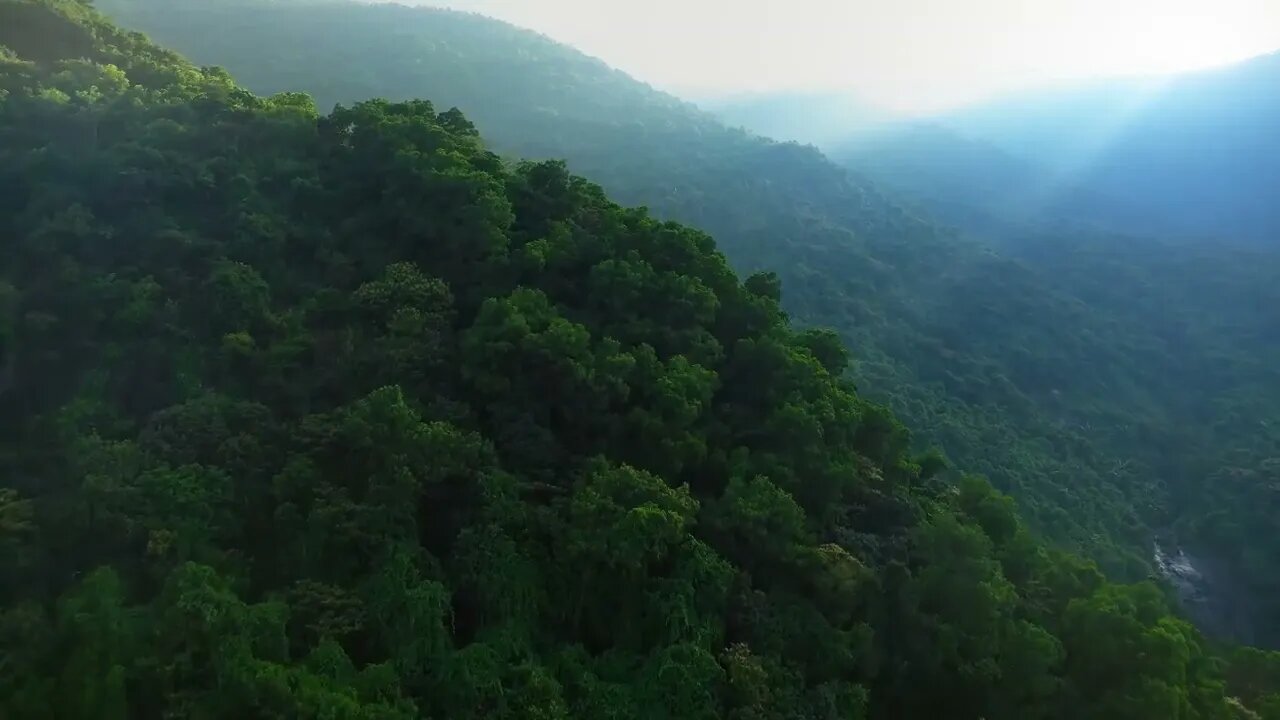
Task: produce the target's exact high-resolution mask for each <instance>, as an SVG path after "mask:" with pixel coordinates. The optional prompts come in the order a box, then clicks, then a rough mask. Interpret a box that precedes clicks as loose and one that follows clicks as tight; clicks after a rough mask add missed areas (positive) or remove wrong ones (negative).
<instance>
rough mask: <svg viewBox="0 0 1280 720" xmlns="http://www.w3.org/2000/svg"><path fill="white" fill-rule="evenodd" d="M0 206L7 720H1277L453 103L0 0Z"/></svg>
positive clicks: (582, 193)
mask: <svg viewBox="0 0 1280 720" xmlns="http://www.w3.org/2000/svg"><path fill="white" fill-rule="evenodd" d="M0 188H3V189H4V192H3V193H0V240H2V241H3V243H4V258H5V261H4V263H3V264H2V265H0V300H2V301H3V304H2V305H0V310H2V311H3V312H2V313H0V319H2V320H3V324H0V361H2V362H0V365H2V366H3V368H4V372H3V382H2V383H0V397H2V398H3V403H2V404H0V423H2V424H0V428H2V429H3V435H0V478H2V479H3V485H2V486H0V543H2V544H3V546H4V552H3V553H2V554H0V580H2V581H0V711H3V712H2V714H3V715H4V716H5V717H13V718H59V719H62V718H126V717H127V718H167V717H186V718H221V717H228V718H233V717H234V718H413V717H439V718H445V717H447V718H469V717H476V718H479V717H486V718H488V717H494V718H543V719H546V718H568V717H589V718H595V717H610V718H642V717H643V718H663V717H667V718H712V717H732V718H859V717H868V718H936V717H944V716H945V717H955V718H975V719H976V718H980V717H981V718H988V719H991V720H996V719H998V718H1010V719H1013V718H1018V719H1022V718H1077V717H1090V718H1100V719H1106V718H1115V719H1117V720H1119V719H1121V718H1124V719H1132V718H1151V719H1152V720H1167V719H1168V718H1184V719H1190V718H1205V719H1208V718H1215V719H1217V718H1222V719H1226V718H1253V717H1262V718H1267V719H1268V720H1270V719H1272V718H1277V717H1280V694H1277V693H1278V690H1280V683H1277V682H1275V680H1276V677H1277V673H1276V670H1277V665H1280V656H1277V655H1274V654H1267V653H1264V652H1261V651H1254V650H1219V649H1217V648H1215V647H1213V646H1211V645H1209V644H1207V643H1206V642H1205V641H1204V639H1203V638H1202V637H1201V636H1200V635H1199V633H1198V632H1197V631H1196V630H1194V629H1193V628H1192V627H1191V626H1190V625H1189V624H1188V623H1186V622H1185V621H1183V620H1180V619H1178V618H1177V617H1175V616H1173V615H1171V614H1170V612H1169V608H1168V605H1167V603H1166V601H1165V598H1164V596H1163V594H1162V593H1161V592H1160V590H1158V589H1157V588H1156V586H1154V585H1152V584H1150V583H1139V584H1131V585H1118V584H1112V583H1109V582H1107V581H1106V580H1105V579H1104V578H1103V576H1102V574H1101V573H1100V572H1099V571H1098V570H1097V569H1096V567H1095V566H1094V565H1093V564H1092V563H1090V562H1087V561H1084V560H1080V559H1077V558H1074V557H1072V556H1070V555H1067V554H1064V553H1062V552H1059V551H1056V550H1051V549H1048V548H1046V547H1045V546H1043V545H1041V544H1039V543H1038V542H1037V541H1036V540H1034V539H1033V537H1032V535H1031V534H1030V533H1029V532H1028V531H1027V529H1026V528H1025V527H1024V526H1023V525H1022V524H1021V523H1020V522H1019V520H1018V518H1017V515H1016V513H1015V512H1014V509H1013V505H1012V501H1011V500H1010V499H1008V498H1007V497H1005V496H1003V495H1001V494H1000V493H998V492H996V491H995V490H994V489H993V488H992V487H991V486H990V485H989V484H987V483H986V482H984V481H983V480H981V479H979V478H977V477H974V476H971V475H963V474H960V473H958V472H957V471H956V470H952V469H950V468H948V467H947V465H946V463H945V462H944V461H943V460H942V459H941V458H940V457H939V456H938V455H936V454H928V453H926V454H919V455H917V454H913V453H912V452H911V450H910V447H911V443H910V439H909V437H908V435H907V433H906V431H905V429H904V428H903V426H902V425H901V424H900V423H898V422H897V421H896V420H895V419H894V417H893V416H892V414H891V413H890V412H888V411H887V410H886V409H885V408H883V407H881V406H879V405H876V404H874V403H872V402H870V401H868V400H866V399H864V398H863V397H862V396H861V395H860V394H859V392H858V391H857V390H856V389H855V388H854V387H853V385H852V384H851V383H850V382H849V381H848V380H846V379H844V378H843V371H844V369H845V366H846V364H847V363H848V361H849V356H848V353H847V351H846V350H845V349H844V348H843V346H842V345H841V343H840V342H839V341H838V339H837V338H836V337H835V336H834V334H833V333H831V332H828V331H823V330H816V329H796V328H793V327H792V326H791V325H790V323H789V322H788V320H787V317H786V315H785V314H784V313H783V312H782V310H781V309H780V307H779V304H778V299H779V297H780V292H781V290H780V286H779V282H778V279H777V277H776V276H774V275H772V274H768V273H759V274H754V275H751V276H750V277H748V278H746V280H745V281H739V279H738V277H737V276H736V275H735V274H734V272H733V271H732V270H731V269H730V268H729V266H728V265H727V263H726V261H725V259H724V257H723V256H721V255H720V254H719V253H718V252H717V251H716V249H715V243H714V242H713V240H712V239H711V238H710V237H709V236H708V235H706V234H704V233H702V232H700V231H697V230H693V229H690V228H687V227H684V226H681V225H677V224H673V223H670V222H665V221H661V220H658V219H655V218H653V217H652V216H650V214H649V213H648V212H646V211H645V210H643V209H629V208H626V207H622V206H620V205H617V204H615V203H613V202H611V201H610V200H609V199H608V198H607V197H606V196H605V194H604V193H603V192H602V190H601V189H600V188H598V187H597V186H595V185H592V184H591V183H589V182H587V181H585V180H582V179H580V178H578V177H575V176H574V175H572V174H570V173H569V172H567V170H566V168H565V166H564V165H563V164H562V163H558V162H523V163H508V162H505V161H504V160H502V159H501V158H499V157H498V156H497V155H495V154H493V153H492V152H490V151H488V150H486V149H485V145H484V142H483V140H482V139H481V137H480V136H479V135H478V133H477V132H476V130H475V128H474V127H473V126H472V124H471V123H470V122H469V121H468V119H467V118H466V117H465V116H464V115H463V114H462V113H461V112H459V111H458V110H456V109H449V110H444V111H438V110H437V109H436V108H435V107H434V106H433V105H432V104H431V103H429V102H428V101H426V100H415V101H410V102H401V103H396V102H388V101H383V100H374V101H367V102H360V103H356V104H353V105H351V106H343V107H338V108H336V109H334V110H333V111H332V112H331V113H327V114H322V113H319V112H317V109H316V107H315V105H314V103H313V102H312V101H311V99H310V98H309V97H307V96H306V95H302V94H298V93H283V94H278V95H274V96H271V97H259V96H255V95H254V94H252V93H250V92H248V91H246V90H244V89H241V88H240V87H239V86H237V85H236V84H235V82H234V81H233V80H232V79H231V78H230V77H229V76H228V75H227V74H226V73H224V72H222V71H220V70H214V69H205V70H201V69H197V68H196V67H194V66H192V65H190V64H188V63H187V62H185V61H184V60H182V59H181V58H180V57H179V56H176V55H174V54H171V53H169V52H167V51H164V50H160V49H158V48H157V47H155V46H153V45H151V44H150V43H149V41H147V40H146V39H145V38H144V37H143V36H141V35H137V34H131V33H128V32H125V31H121V30H119V29H117V28H116V27H115V26H113V25H111V24H110V23H109V22H107V21H106V20H104V19H103V18H102V17H101V16H99V15H98V14H97V13H96V12H95V11H94V10H92V9H91V8H90V7H89V6H88V5H86V4H83V3H81V2H78V1H77V0H0Z"/></svg>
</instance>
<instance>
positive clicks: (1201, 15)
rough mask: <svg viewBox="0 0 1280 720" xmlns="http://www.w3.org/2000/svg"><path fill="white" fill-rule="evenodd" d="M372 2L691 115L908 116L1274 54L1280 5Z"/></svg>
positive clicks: (1177, 1)
mask: <svg viewBox="0 0 1280 720" xmlns="http://www.w3.org/2000/svg"><path fill="white" fill-rule="evenodd" d="M373 1H375V2H401V3H406V2H407V3H408V4H412V5H424V6H432V7H444V8H450V9H455V10H463V11H469V12H478V13H480V14H483V15H488V16H490V17H494V18H497V19H499V20H503V21H506V22H509V23H511V24H514V25H517V26H520V27H524V28H527V29H530V30H534V31H536V32H539V33H541V34H543V35H546V36H547V37H550V38H551V39H553V40H556V41H557V42H561V43H563V44H566V45H569V46H572V47H574V48H576V49H578V50H580V51H582V52H584V53H586V54H588V55H592V56H594V57H597V58H599V59H600V60H602V61H604V62H605V63H607V64H609V65H610V66H612V67H614V68H617V69H619V70H622V71H623V72H626V73H627V74H629V75H631V76H632V77H635V78H636V79H638V80H641V81H643V82H645V83H647V84H649V85H652V86H653V87H655V88H657V89H660V90H664V91H666V92H669V93H671V94H674V95H677V96H679V97H682V98H685V99H689V100H692V101H694V102H699V101H704V102H713V101H716V100H720V99H727V98H733V97H741V96H751V95H761V94H766V95H767V94H775V93H822V94H829V95H844V96H848V97H850V98H852V99H855V100H857V101H859V102H861V103H865V104H866V105H868V106H870V107H871V108H873V109H875V110H878V111H883V112H889V113H893V114H897V115H907V116H911V115H928V114H931V113H936V112H942V111H946V110H949V109H953V108H958V107H962V106H965V105H970V104H974V103H977V102H981V101H983V100H986V99H990V98H994V97H997V96H1001V95H1008V94H1014V93H1018V92H1022V91H1028V90H1031V91H1034V90H1038V89H1042V88H1048V87H1053V86H1056V85H1063V84H1074V83H1077V82H1082V81H1084V82H1088V81H1093V80H1105V79H1113V78H1132V77H1158V76H1167V75H1173V74H1182V73H1187V72H1192V71H1196V70H1204V69H1211V68H1215V67H1222V66H1227V65H1232V64H1236V63H1240V62H1244V61H1247V60H1249V59H1253V58H1257V57H1261V56H1265V55H1269V54H1272V53H1276V52H1280V3H1268V2H1265V0H1218V1H1217V2H1205V1H1203V0H1165V1H1164V2H1155V1H1153V0H1124V1H1122V2H1120V1H1115V0H1112V1H1108V0H1039V2H1038V5H1037V6H1036V8H1035V10H1034V11H1030V10H1028V9H1027V7H1026V5H1027V4H1028V3H1027V2H1026V0H976V1H975V2H974V3H968V4H965V5H964V6H963V7H959V6H956V5H955V4H954V3H946V2H944V1H943V0H902V1H899V2H894V3H883V2H856V3H848V2H839V1H838V0H793V2H792V3H790V4H789V5H788V7H787V9H786V11H785V12H784V11H782V10H780V9H779V8H778V7H777V6H776V4H775V3H770V2H768V0H739V1H738V2H727V1H726V0H701V1H700V2H688V1H687V0H686V2H684V3H681V2H679V1H678V0H651V1H650V2H647V3H644V4H643V6H642V5H641V4H638V3H621V2H611V3H600V2H588V0H537V1H536V2H531V1H530V0H373ZM606 5H607V7H605V6H606ZM709 38H710V40H708V39H709Z"/></svg>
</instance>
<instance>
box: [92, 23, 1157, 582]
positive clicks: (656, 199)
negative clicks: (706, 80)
mask: <svg viewBox="0 0 1280 720" xmlns="http://www.w3.org/2000/svg"><path fill="white" fill-rule="evenodd" d="M99 5H100V6H102V7H103V8H104V10H107V11H109V12H111V13H113V14H114V15H115V16H116V17H117V18H119V20H120V21H121V22H122V23H124V24H126V25H128V26H131V27H136V28H138V29H141V30H144V31H146V32H148V33H150V34H152V35H153V36H154V37H155V38H157V39H158V40H159V41H161V42H164V43H167V44H170V45H172V46H174V47H176V48H177V49H179V50H180V51H182V52H184V53H187V54H188V55H190V56H191V57H192V58H193V59H194V60H195V61H197V62H201V63H216V64H219V65H223V66H225V67H227V68H228V69H229V70H230V71H231V73H232V74H233V76H235V77H236V78H238V79H240V80H242V81H243V82H245V83H246V84H247V85H248V87H250V88H251V89H253V90H255V91H258V92H264V93H270V92H279V91H284V90H292V89H301V90H305V91H307V92H311V93H313V94H314V95H315V96H316V99H317V102H318V103H319V104H320V106H321V107H330V106H332V104H333V103H336V102H351V101H355V100H359V99H363V98H366V97H370V96H377V97H386V98H389V99H394V100H404V99H411V98H416V97H427V98H433V99H434V100H435V101H437V102H438V103H440V104H441V105H442V106H446V105H449V106H451V105H456V106H458V107H461V108H463V109H464V110H465V112H466V113H467V115H468V117H470V118H472V119H473V120H474V122H475V123H476V125H477V127H479V128H480V130H481V131H482V132H483V134H484V135H485V137H486V138H489V139H490V140H491V141H492V142H493V143H494V146H495V147H496V148H497V149H498V150H500V151H501V152H503V153H505V154H507V155H508V156H512V157H563V158H565V159H567V161H568V162H569V165H570V167H571V169H573V170H574V171H576V172H579V173H581V174H583V175H585V176H587V177H590V178H591V179H592V180H593V181H596V182H599V183H601V184H602V185H603V186H604V187H605V188H606V189H607V190H609V192H610V193H611V194H612V195H613V196H615V197H617V198H619V199H620V200H622V201H624V202H628V203H636V204H642V205H645V206H648V207H650V208H651V209H653V211H654V212H655V213H656V214H658V215H659V216H660V217H665V218H672V219H676V220H679V221H681V222H685V223H688V224H691V225H694V226H696V227H698V228H700V229H704V230H706V231H708V232H711V233H713V234H714V235H715V236H716V237H717V239H718V241H719V243H720V246H721V247H722V248H723V249H724V251H725V252H726V254H727V255H728V257H729V259H730V261H731V262H732V263H733V264H734V265H735V267H736V268H737V269H739V270H740V271H744V272H753V271H756V270H760V269H768V270H773V271H776V272H777V273H778V275H779V276H780V278H781V279H782V281H783V286H784V287H786V288H788V290H787V292H786V294H785V296H784V298H783V301H784V307H785V308H786V309H787V310H788V312H789V313H790V314H791V315H792V317H793V318H795V319H796V320H797V321H798V322H800V323H802V324H807V325H824V326H829V327H833V328H835V329H836V330H837V331H838V332H839V333H840V334H841V336H842V337H843V338H844V339H845V341H846V342H847V343H848V344H849V345H850V346H851V347H852V348H853V352H854V355H855V357H854V360H855V363H854V370H853V377H854V378H855V380H856V381H857V382H858V383H860V384H861V385H863V386H865V387H866V388H867V392H868V393H869V394H870V395H871V396H873V397H875V398H877V399H879V400H882V401H885V402H887V403H889V404H890V405H891V406H892V407H893V408H894V409H895V411H896V412H898V413H899V414H901V415H902V416H903V417H904V418H905V420H906V421H907V422H908V424H909V425H910V426H911V427H913V428H917V429H918V430H919V431H920V433H922V436H923V437H924V438H926V439H927V440H928V441H930V442H932V443H936V444H937V445H939V446H940V447H942V448H943V449H944V450H945V452H946V453H947V454H948V455H949V456H950V457H952V458H954V459H955V460H956V462H957V463H959V464H962V465H964V466H965V467H966V468H968V469H970V470H972V471H975V472H981V473H983V474H986V475H987V476H989V477H990V478H991V479H992V480H993V482H995V483H996V484H997V485H998V486H999V487H1000V488H1001V489H1003V490H1006V491H1009V492H1012V493H1014V494H1015V495H1016V496H1017V497H1018V498H1019V501H1020V502H1021V503H1022V507H1023V508H1024V511H1025V512H1026V513H1027V514H1028V516H1029V517H1030V518H1031V521H1032V523H1033V525H1034V526H1035V527H1036V528H1037V529H1039V530H1041V531H1042V532H1045V533H1047V534H1048V535H1050V536H1051V537H1053V538H1055V539H1056V540H1058V541H1059V542H1062V543H1063V544H1065V545H1066V546H1068V547H1071V548H1075V549H1079V550H1086V551H1088V552H1089V553H1090V554H1091V555H1093V556H1094V557H1097V558H1099V559H1100V560H1101V561H1103V563H1104V565H1105V566H1106V568H1107V569H1108V570H1109V571H1111V572H1113V573H1115V574H1117V575H1118V576H1129V577H1142V576H1145V575H1146V574H1147V573H1148V572H1149V566H1148V564H1147V561H1148V559H1149V553H1150V547H1149V538H1150V531H1149V529H1148V525H1152V524H1161V523H1162V522H1163V519H1162V518H1163V513H1164V510H1165V496H1164V494H1163V492H1162V491H1161V488H1160V487H1159V484H1158V483H1156V482H1155V479H1156V478H1160V477H1162V476H1163V473H1164V472H1165V469H1164V468H1161V469H1159V470H1157V469H1156V468H1154V467H1152V465H1153V464H1155V463H1159V462H1162V461H1163V459H1164V458H1165V456H1166V450H1168V451H1169V452H1172V449H1173V448H1175V447H1176V446H1177V444H1178V442H1179V441H1178V440H1175V439H1170V438H1156V441H1157V442H1156V444H1154V445H1151V446H1148V447H1145V448H1144V449H1143V452H1142V454H1141V456H1140V457H1134V456H1133V453H1132V452H1131V450H1132V449H1133V447H1134V445H1133V444H1132V443H1129V442H1128V440H1129V439H1130V438H1129V436H1124V435H1118V434H1114V433H1111V432H1107V433H1090V432H1088V431H1087V430H1085V429H1084V428H1085V426H1086V425H1088V424H1089V422H1090V418H1089V417H1080V416H1079V415H1080V413H1081V412H1087V411H1088V408H1087V407H1086V406H1085V405H1083V404H1081V403H1068V406H1067V408H1066V409H1065V410H1059V411H1055V412H1046V411H1045V410H1044V408H1043V407H1042V405H1043V403H1044V402H1045V398H1048V397H1052V398H1058V397H1064V396H1065V397H1066V398H1068V399H1073V398H1074V397H1075V396H1074V395H1073V393H1074V392H1075V391H1076V389H1080V391H1081V392H1085V391H1088V392H1093V391H1094V390H1096V388H1093V387H1087V386H1089V385H1090V384H1094V383H1097V382H1100V380H1099V373H1098V371H1097V368H1098V367H1100V366H1102V365H1103V364H1104V363H1107V362H1110V361H1111V357H1112V356H1117V355H1118V356H1121V359H1123V356H1124V352H1123V350H1122V348H1123V347H1124V346H1126V345H1127V344H1128V343H1129V342H1130V340H1129V339H1128V338H1126V337H1124V336H1122V335H1121V336H1116V335H1117V334H1116V333H1115V332H1114V329H1113V328H1112V327H1111V326H1110V325H1109V324H1108V323H1107V322H1106V321H1105V320H1098V319H1096V318H1091V317H1089V316H1087V315H1085V314H1084V313H1081V312H1080V311H1079V307H1078V303H1075V301H1074V300H1073V299H1071V298H1069V297H1059V296H1057V295H1055V294H1052V293H1049V294H1046V293H1044V292H1042V291H1041V289H1040V288H1039V279H1038V278H1037V277H1036V276H1035V275H1033V274H1028V273H1027V272H1026V270H1025V269H1024V268H1022V267H1021V266H1019V265H1018V264H1017V263H1012V262H1009V261H1008V260H1006V259H1004V258H1001V257H999V256H997V255H994V254H992V253H989V252H986V251H984V250H981V249H979V248H975V247H974V246H973V245H972V244H970V243H967V242H962V241H960V240H959V239H958V238H957V237H955V236H953V235H952V234H950V233H948V232H945V231H942V230H940V229H939V228H938V227H936V226H934V225H932V224H930V223H929V222H927V221H924V220H922V219H920V218H918V217H916V216H914V215H913V214H911V213H908V212H905V211H904V210H902V209H901V208H900V207H898V206H897V205H895V204H893V203H892V202H889V201H888V200H886V199H885V198H883V197H882V196H881V195H880V194H879V193H878V192H877V191H876V190H875V189H874V188H872V187H871V186H869V185H868V184H866V183H864V182H862V181H861V180H859V179H858V178H857V177H855V176H851V175H850V174H849V173H847V172H846V171H845V170H843V169H841V168H839V167H837V166H836V165H834V164H832V163H830V162H828V161H827V160H826V159H825V158H824V157H823V156H822V155H821V154H820V153H818V152H817V151H815V150H813V149H812V148H805V147H800V146H797V145H793V144H778V143H774V142H771V141H768V140H765V139H762V138H758V137H755V136H752V135H751V134H749V133H745V132H742V131H738V130H730V129H728V128H726V127H724V126H723V125H721V124H720V123H719V122H717V121H716V120H715V119H714V118H713V117H711V116H710V115H705V114H702V113H700V112H698V111H697V110H696V109H694V108H692V107H691V106H688V105H685V104H683V103H680V102H679V101H677V100H675V99H674V98H671V97H669V96H667V95H663V94H661V93H657V92H655V91H653V90H652V89H650V88H648V87H646V86H644V85H642V84H641V83H638V82H636V81H634V80H632V79H630V78H628V77H626V76H625V75H622V74H621V73H618V72H616V71H613V70H611V69H609V68H608V67H607V66H605V65H604V64H603V63H600V62H598V61H595V60H592V59H589V58H586V57H584V56H582V55H581V54H579V53H577V52H576V51H573V50H572V49H569V48H566V47H564V46H561V45H557V44H555V43H553V42H551V41H550V40H548V39H546V38H543V37H540V36H538V35H536V34H533V33H530V32H527V31H523V30H519V29H517V28H513V27H511V26H508V25H504V24H502V23H499V22H496V21H493V20H490V19H488V18H483V17H480V16H475V15H466V14H461V13H454V12H446V11H439V10H432V9H427V8H408V7H402V6H396V5H374V6H369V5H361V4H354V3H345V2H320V3H308V2H294V3H287V4H280V3H271V4H264V3H260V2H252V0H251V1H250V2H244V1H243V0H215V1H214V2H199V3H197V2H185V1H183V2H178V3H173V2H164V3H160V2H156V1H155V0H112V1H111V2H102V1H101V0H100V2H99ZM961 308H963V310H961ZM975 315H976V316H975ZM980 323H985V325H986V326H990V327H995V328H997V329H998V330H999V332H1000V335H999V336H998V337H996V336H992V337H985V336H983V335H981V334H980V327H979V324H980ZM1064 328H1066V329H1068V330H1066V331H1064V330H1063V329H1064ZM1113 341H1114V342H1113ZM1116 343H1118V344H1116ZM1107 347H1111V348H1114V349H1112V350H1106V349H1105V348H1107ZM1100 353H1101V355H1100ZM1108 353H1110V355H1108ZM1080 368H1090V371H1088V372H1081V371H1080ZM1080 386H1086V387H1083V388H1081V387H1080ZM1054 390H1056V391H1058V392H1057V393H1056V394H1055V393H1053V391H1054ZM1123 390H1124V389H1123V388H1121V389H1117V388H1111V391H1112V392H1120V391H1123ZM1135 423H1140V424H1142V425H1145V426H1153V425H1161V426H1163V425H1164V419H1163V418H1160V417H1151V416H1145V415H1137V417H1136V419H1135ZM1113 446H1114V447H1120V448H1122V449H1123V452H1122V453H1121V454H1116V452H1115V450H1114V449H1113ZM1122 463H1128V464H1127V465H1126V467H1127V468H1128V469H1129V470H1130V472H1128V473H1127V474H1126V475H1125V476H1124V477H1121V478H1117V477H1116V476H1115V474H1114V472H1113V470H1114V469H1115V467H1116V466H1117V465H1119V464H1122Z"/></svg>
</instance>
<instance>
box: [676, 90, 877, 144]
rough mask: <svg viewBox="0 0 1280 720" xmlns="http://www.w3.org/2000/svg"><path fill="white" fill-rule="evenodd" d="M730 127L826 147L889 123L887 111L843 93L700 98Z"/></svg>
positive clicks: (796, 93) (699, 102) (700, 100)
mask: <svg viewBox="0 0 1280 720" xmlns="http://www.w3.org/2000/svg"><path fill="white" fill-rule="evenodd" d="M698 104H699V105H700V106H701V107H703V108H706V109H707V110H709V111H711V112H712V113H713V114H715V115H716V116H717V117H719V118H720V119H722V120H723V121H724V122H725V124H727V125H729V126H732V127H742V128H746V129H747V130H750V131H751V132H753V133H756V134H757V135H762V136H764V137H769V138H773V139H775V140H782V141H794V142H799V143H805V144H809V145H816V146H818V147H827V146H830V145H832V144H835V143H840V142H843V141H846V140H848V139H849V138H850V136H851V135H857V134H861V133H864V132H871V131H874V130H875V129H876V128H878V127H880V126H882V125H884V124H886V123H890V122H893V120H894V117H893V115H892V114H891V113H887V112H885V111H883V110H879V109H877V108H875V107H873V106H871V105H869V104H867V103H865V102H863V101H861V100H859V99H858V98H855V97H853V96H851V95H848V94H843V93H823V92H768V93H748V94H740V95H733V96H728V97H719V98H709V99H699V100H698Z"/></svg>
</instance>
